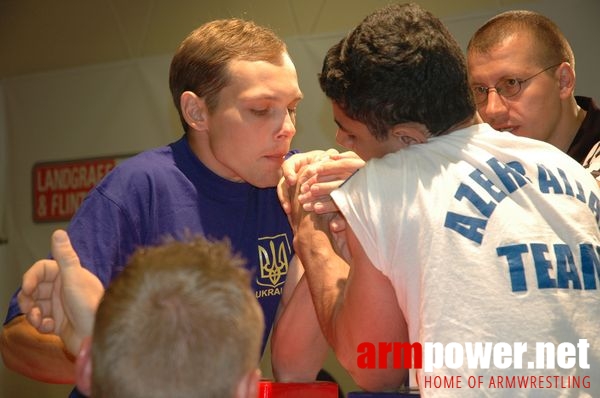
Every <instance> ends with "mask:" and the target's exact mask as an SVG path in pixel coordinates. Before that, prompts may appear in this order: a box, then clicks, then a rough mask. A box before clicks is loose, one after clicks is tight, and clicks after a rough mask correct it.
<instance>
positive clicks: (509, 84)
mask: <svg viewBox="0 0 600 398" xmlns="http://www.w3.org/2000/svg"><path fill="white" fill-rule="evenodd" d="M518 85H519V81H518V80H517V79H506V80H504V86H505V87H514V86H518Z"/></svg>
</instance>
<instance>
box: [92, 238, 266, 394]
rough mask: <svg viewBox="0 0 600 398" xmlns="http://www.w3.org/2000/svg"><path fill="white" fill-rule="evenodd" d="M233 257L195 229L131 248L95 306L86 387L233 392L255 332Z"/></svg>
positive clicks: (258, 319) (249, 361)
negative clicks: (179, 237) (193, 234)
mask: <svg viewBox="0 0 600 398" xmlns="http://www.w3.org/2000/svg"><path fill="white" fill-rule="evenodd" d="M243 263H244V261H243V260H242V259H241V258H239V257H237V256H234V255H232V253H231V248H230V245H229V243H228V242H209V241H207V240H205V239H203V238H194V239H190V240H189V241H185V242H177V241H171V242H167V243H165V244H163V245H160V246H156V247H150V248H144V249H140V250H138V251H136V252H135V253H134V255H133V256H132V258H131V260H130V261H129V264H128V265H127V266H126V267H125V269H124V270H123V271H122V273H121V274H120V275H119V276H118V277H117V278H116V279H115V280H114V281H113V283H111V285H110V286H109V288H108V289H107V291H106V294H105V296H104V298H103V300H102V302H101V304H100V306H99V308H98V312H97V315H96V323H95V326H94V333H93V340H92V366H93V379H92V396H94V397H95V398H103V397H104V398H108V397H110V398H120V397H123V398H125V397H127V398H135V397H139V398H142V397H143V398H151V397H171V398H172V397H190V396H198V395H199V394H200V395H201V396H203V397H215V398H217V397H219V398H222V397H231V396H233V394H234V391H235V387H236V385H237V383H238V382H239V380H240V379H241V378H242V377H243V376H244V375H245V374H247V373H248V372H250V371H252V370H254V369H256V368H257V367H258V364H259V360H260V349H261V343H262V335H263V332H264V320H263V314H262V310H261V308H260V305H259V304H258V301H257V300H256V298H255V296H254V294H253V292H252V289H251V287H250V276H249V273H248V271H247V270H245V269H244V268H242V265H243Z"/></svg>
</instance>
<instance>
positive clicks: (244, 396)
mask: <svg viewBox="0 0 600 398" xmlns="http://www.w3.org/2000/svg"><path fill="white" fill-rule="evenodd" d="M260 377H261V373H260V369H252V370H251V371H249V372H248V373H246V374H245V375H244V376H243V377H242V379H241V380H240V381H239V382H238V385H237V388H236V390H235V398H256V396H257V395H258V382H259V381H260Z"/></svg>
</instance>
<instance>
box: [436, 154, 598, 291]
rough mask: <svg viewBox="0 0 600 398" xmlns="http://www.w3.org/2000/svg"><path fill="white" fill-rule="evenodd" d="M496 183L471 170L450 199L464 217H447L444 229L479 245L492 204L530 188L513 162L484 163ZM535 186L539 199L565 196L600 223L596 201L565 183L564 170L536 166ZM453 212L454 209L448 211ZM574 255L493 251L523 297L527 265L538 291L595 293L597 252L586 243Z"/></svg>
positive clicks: (551, 249)
mask: <svg viewBox="0 0 600 398" xmlns="http://www.w3.org/2000/svg"><path fill="white" fill-rule="evenodd" d="M486 163H487V164H488V165H489V166H490V168H491V170H492V171H493V173H494V174H495V176H496V177H497V179H496V180H495V181H496V182H494V181H492V180H490V179H489V178H488V176H486V175H485V174H484V173H483V172H482V171H481V170H479V169H474V170H473V171H472V172H471V173H469V175H468V178H466V179H465V180H464V181H463V182H461V183H460V185H459V186H458V188H457V190H456V193H455V194H454V199H456V201H457V202H459V204H460V205H459V206H458V207H459V208H461V207H462V208H464V209H465V211H464V213H463V212H462V211H461V212H457V211H448V212H447V213H446V218H445V221H444V227H446V228H448V229H450V230H452V231H454V232H456V233H458V234H460V235H461V236H462V237H464V238H466V239H468V240H469V241H471V242H473V243H474V244H477V245H481V243H482V242H483V239H484V235H485V229H486V227H487V225H488V220H489V218H490V217H491V216H492V214H493V213H494V211H495V209H496V208H497V206H498V204H499V203H500V202H502V201H503V200H504V199H505V198H507V196H508V195H510V194H512V193H514V192H516V191H518V190H519V189H521V188H523V187H525V186H527V185H530V184H533V183H534V182H533V181H532V180H531V179H530V178H528V177H527V176H526V173H525V168H524V167H523V165H522V164H521V163H519V162H516V161H513V162H506V163H503V162H500V161H499V160H498V159H496V158H490V159H489V160H488V161H487V162H486ZM537 178H538V179H537V182H536V183H537V184H538V189H539V192H540V193H541V194H552V195H566V196H570V197H573V198H574V199H576V200H578V201H580V202H582V203H584V204H587V206H588V207H589V209H590V210H591V212H592V213H593V214H594V216H595V218H596V222H597V223H598V222H600V199H599V198H598V196H597V195H596V194H595V193H594V192H593V191H589V192H586V191H585V190H584V188H583V185H582V184H581V182H579V181H576V180H573V179H571V180H570V179H569V178H568V176H567V174H566V173H565V171H564V170H562V169H560V168H557V167H548V166H547V165H543V164H538V165H537ZM454 210H456V209H454ZM578 248H579V253H576V254H575V255H574V253H573V252H572V249H571V247H569V245H566V244H564V243H556V244H554V245H548V244H546V243H537V242H536V243H519V244H512V245H507V246H503V247H498V248H497V250H496V253H497V255H498V256H499V257H504V258H505V259H506V264H507V270H508V274H509V277H510V283H511V287H512V291H513V292H522V291H527V288H528V281H527V278H526V264H533V271H534V272H535V277H536V282H537V287H538V288H539V289H574V290H582V289H583V290H592V289H597V286H598V282H597V281H600V247H599V246H597V245H595V244H591V243H582V244H580V245H579V247H578Z"/></svg>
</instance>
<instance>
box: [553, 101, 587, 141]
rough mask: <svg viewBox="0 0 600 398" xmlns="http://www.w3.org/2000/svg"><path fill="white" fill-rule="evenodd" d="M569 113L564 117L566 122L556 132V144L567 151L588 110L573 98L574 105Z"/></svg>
mask: <svg viewBox="0 0 600 398" xmlns="http://www.w3.org/2000/svg"><path fill="white" fill-rule="evenodd" d="M568 112H569V113H568V115H567V117H566V118H565V119H564V123H563V124H562V125H559V126H558V128H557V129H556V131H555V134H554V140H555V141H556V143H555V146H556V147H558V148H559V149H560V150H561V151H563V152H567V151H568V150H569V148H570V147H571V144H572V143H573V140H574V139H575V136H576V135H577V132H578V131H579V128H580V127H581V124H582V123H583V119H585V115H586V114H587V112H586V111H585V109H582V108H580V107H579V105H577V103H576V102H575V99H573V106H572V107H569V109H568Z"/></svg>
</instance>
